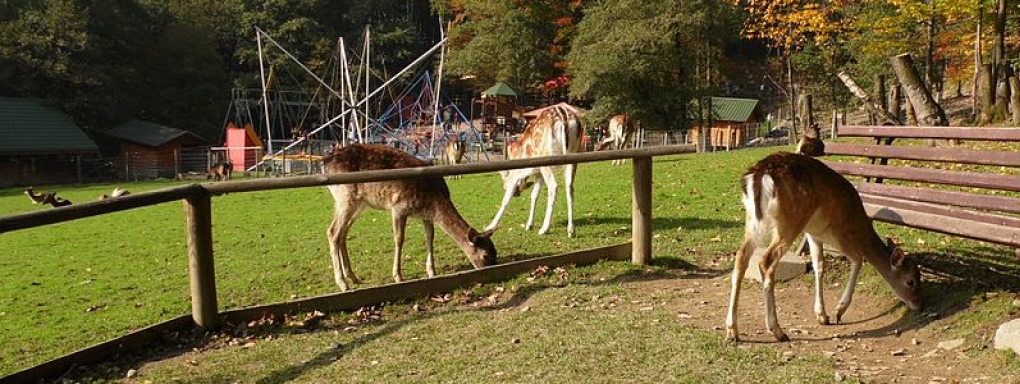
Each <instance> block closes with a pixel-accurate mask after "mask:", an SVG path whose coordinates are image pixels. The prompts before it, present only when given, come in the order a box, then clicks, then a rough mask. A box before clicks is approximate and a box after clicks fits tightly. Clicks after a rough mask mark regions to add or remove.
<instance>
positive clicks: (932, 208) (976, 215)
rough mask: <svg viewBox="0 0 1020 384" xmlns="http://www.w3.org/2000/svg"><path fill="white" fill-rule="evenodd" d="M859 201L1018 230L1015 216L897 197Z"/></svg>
mask: <svg viewBox="0 0 1020 384" xmlns="http://www.w3.org/2000/svg"><path fill="white" fill-rule="evenodd" d="M861 201H864V202H868V203H871V204H875V205H882V206H887V207H896V208H898V209H909V210H911V211H917V212H922V213H930V214H933V215H939V216H945V217H953V218H957V219H964V220H970V221H977V222H981V223H986V224H995V225H1003V226H1009V227H1015V228H1017V229H1018V230H1020V217H1015V216H1004V215H998V214H993V213H985V212H980V211H975V210H970V209H964V208H960V207H952V206H945V205H938V204H932V203H924V202H920V201H913V200H908V199H903V198H897V197H889V196H877V195H870V194H866V193H863V194H861Z"/></svg>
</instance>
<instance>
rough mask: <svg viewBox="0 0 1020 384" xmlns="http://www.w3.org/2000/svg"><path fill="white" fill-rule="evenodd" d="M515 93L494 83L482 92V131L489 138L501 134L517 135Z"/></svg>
mask: <svg viewBox="0 0 1020 384" xmlns="http://www.w3.org/2000/svg"><path fill="white" fill-rule="evenodd" d="M516 109H517V92H514V90H513V89H512V88H510V86H509V85H506V83H502V82H500V83H496V84H495V85H493V86H491V87H489V89H486V90H484V91H482V131H483V132H485V133H487V134H488V135H492V136H491V137H495V135H496V134H497V133H500V132H502V133H503V134H504V136H505V135H507V134H513V133H517V119H516V118H514V115H513V114H514V111H515V110H516Z"/></svg>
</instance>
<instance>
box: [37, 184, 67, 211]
mask: <svg viewBox="0 0 1020 384" xmlns="http://www.w3.org/2000/svg"><path fill="white" fill-rule="evenodd" d="M25 194H26V195H28V198H29V199H32V204H49V205H50V206H52V207H53V208H56V207H63V206H68V205H71V204H72V203H71V200H67V199H64V198H61V197H59V196H57V194H56V192H46V193H42V194H39V193H35V190H34V189H32V187H28V188H25Z"/></svg>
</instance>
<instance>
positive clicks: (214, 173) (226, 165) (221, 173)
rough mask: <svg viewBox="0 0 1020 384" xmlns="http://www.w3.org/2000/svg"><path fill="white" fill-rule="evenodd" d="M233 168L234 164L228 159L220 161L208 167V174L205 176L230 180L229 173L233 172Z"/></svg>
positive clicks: (214, 179) (217, 179)
mask: <svg viewBox="0 0 1020 384" xmlns="http://www.w3.org/2000/svg"><path fill="white" fill-rule="evenodd" d="M233 169H234V165H233V164H231V163H230V162H229V161H220V162H217V163H216V164H213V166H212V167H209V174H208V175H207V176H206V177H205V178H206V179H212V180H213V181H220V180H230V173H231V172H233Z"/></svg>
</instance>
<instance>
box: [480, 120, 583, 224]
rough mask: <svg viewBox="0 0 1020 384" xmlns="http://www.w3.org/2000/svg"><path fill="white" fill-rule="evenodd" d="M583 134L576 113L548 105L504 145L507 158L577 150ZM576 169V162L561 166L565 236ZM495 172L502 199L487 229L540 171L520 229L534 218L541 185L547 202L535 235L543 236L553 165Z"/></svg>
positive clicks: (552, 198)
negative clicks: (542, 218) (565, 223)
mask: <svg viewBox="0 0 1020 384" xmlns="http://www.w3.org/2000/svg"><path fill="white" fill-rule="evenodd" d="M583 133H584V127H583V126H582V125H581V119H580V117H579V116H577V114H575V113H573V112H571V111H570V110H568V109H566V108H563V107H554V108H549V109H547V110H545V111H544V112H542V114H540V115H539V116H538V118H536V119H535V120H534V121H532V122H531V123H530V124H528V126H527V127H525V128H524V132H522V133H521V134H520V136H519V137H518V139H517V141H516V142H514V143H512V144H510V145H508V146H507V148H506V156H507V160H516V159H527V158H533V157H542V156H555V155H563V154H567V153H575V152H579V151H580V149H581V135H582V134H583ZM576 171H577V165H576V164H567V165H564V166H563V184H565V185H564V188H565V190H566V194H567V236H569V237H573V236H574V176H575V174H576ZM499 174H500V176H501V177H502V178H503V189H504V190H505V192H504V193H503V202H502V205H500V207H499V211H498V212H496V217H493V218H492V222H491V223H489V226H488V227H487V229H491V228H495V227H496V226H497V225H499V221H500V219H502V218H503V214H504V213H505V212H506V208H507V206H508V205H510V200H511V199H512V198H513V197H514V196H518V195H520V193H521V192H522V191H524V190H526V189H528V187H529V186H531V185H532V182H531V181H530V180H529V179H530V178H532V177H533V176H534V175H535V174H540V175H541V176H542V177H541V178H537V179H535V181H534V189H533V190H532V191H531V210H530V212H529V213H528V221H527V223H526V224H525V225H524V228H525V230H531V226H532V224H533V223H534V219H535V204H536V202H537V201H538V195H539V193H541V190H542V185H543V184H544V185H545V186H546V189H547V190H548V201H547V204H546V208H545V221H543V222H542V228H540V229H539V230H538V234H540V235H544V234H546V233H547V232H549V226H550V224H551V221H552V213H553V205H554V204H555V203H556V188H557V187H558V185H557V182H556V173H555V170H554V167H539V168H524V169H513V170H509V171H501V172H500V173H499Z"/></svg>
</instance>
